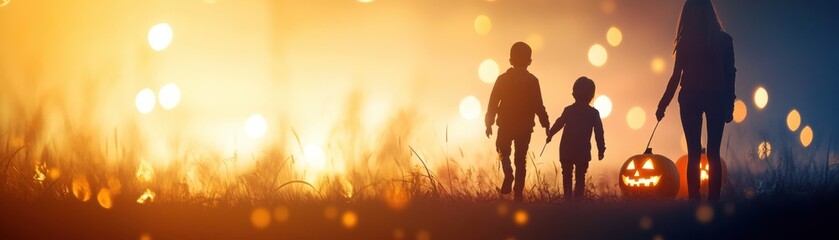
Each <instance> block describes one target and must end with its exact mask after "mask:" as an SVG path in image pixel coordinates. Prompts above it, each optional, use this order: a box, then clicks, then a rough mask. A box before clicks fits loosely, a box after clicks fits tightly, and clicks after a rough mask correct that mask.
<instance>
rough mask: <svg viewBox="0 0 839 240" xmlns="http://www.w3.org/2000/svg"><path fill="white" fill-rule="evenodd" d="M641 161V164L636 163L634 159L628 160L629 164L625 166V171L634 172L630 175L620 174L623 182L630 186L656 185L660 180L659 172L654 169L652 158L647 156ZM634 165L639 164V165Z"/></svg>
mask: <svg viewBox="0 0 839 240" xmlns="http://www.w3.org/2000/svg"><path fill="white" fill-rule="evenodd" d="M641 162H643V164H636V163H635V160H634V159H632V160H630V161H629V164H628V165H627V166H626V172H627V173H631V172H635V173H634V174H632V176H627V175H621V179H623V184H624V185H627V186H630V187H650V186H652V187H655V186H656V185H658V181H659V180H661V174H659V173H658V171H656V170H655V165H654V164H653V160H652V159H650V158H648V159H646V160H642V161H641ZM636 165H640V167H638V166H636ZM642 172H643V174H642Z"/></svg>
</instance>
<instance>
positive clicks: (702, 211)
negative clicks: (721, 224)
mask: <svg viewBox="0 0 839 240" xmlns="http://www.w3.org/2000/svg"><path fill="white" fill-rule="evenodd" d="M711 220H714V208H713V207H711V206H710V205H708V204H702V205H699V207H697V208H696V221H698V222H699V223H702V224H707V223H710V222H711Z"/></svg>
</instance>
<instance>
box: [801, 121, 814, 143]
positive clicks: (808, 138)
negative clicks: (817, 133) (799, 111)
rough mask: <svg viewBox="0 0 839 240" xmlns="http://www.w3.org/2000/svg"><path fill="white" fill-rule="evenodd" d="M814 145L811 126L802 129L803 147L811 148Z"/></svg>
mask: <svg viewBox="0 0 839 240" xmlns="http://www.w3.org/2000/svg"><path fill="white" fill-rule="evenodd" d="M810 143H813V129H812V128H810V126H805V127H804V128H803V129H801V145H803V146H804V147H809V146H810Z"/></svg>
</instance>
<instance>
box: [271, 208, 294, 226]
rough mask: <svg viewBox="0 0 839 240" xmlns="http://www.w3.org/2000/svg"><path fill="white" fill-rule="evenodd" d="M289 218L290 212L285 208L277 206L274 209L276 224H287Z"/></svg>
mask: <svg viewBox="0 0 839 240" xmlns="http://www.w3.org/2000/svg"><path fill="white" fill-rule="evenodd" d="M290 218H291V211H290V210H289V209H288V207H286V206H279V207H277V208H274V220H276V221H277V222H278V223H285V222H288V219H290Z"/></svg>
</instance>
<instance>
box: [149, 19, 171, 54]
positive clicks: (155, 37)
mask: <svg viewBox="0 0 839 240" xmlns="http://www.w3.org/2000/svg"><path fill="white" fill-rule="evenodd" d="M172 36H173V33H172V26H169V24H168V23H158V24H157V25H154V26H153V27H151V29H149V36H148V40H149V46H151V48H152V49H154V50H155V51H163V50H164V49H166V48H168V47H169V44H170V43H172Z"/></svg>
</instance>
